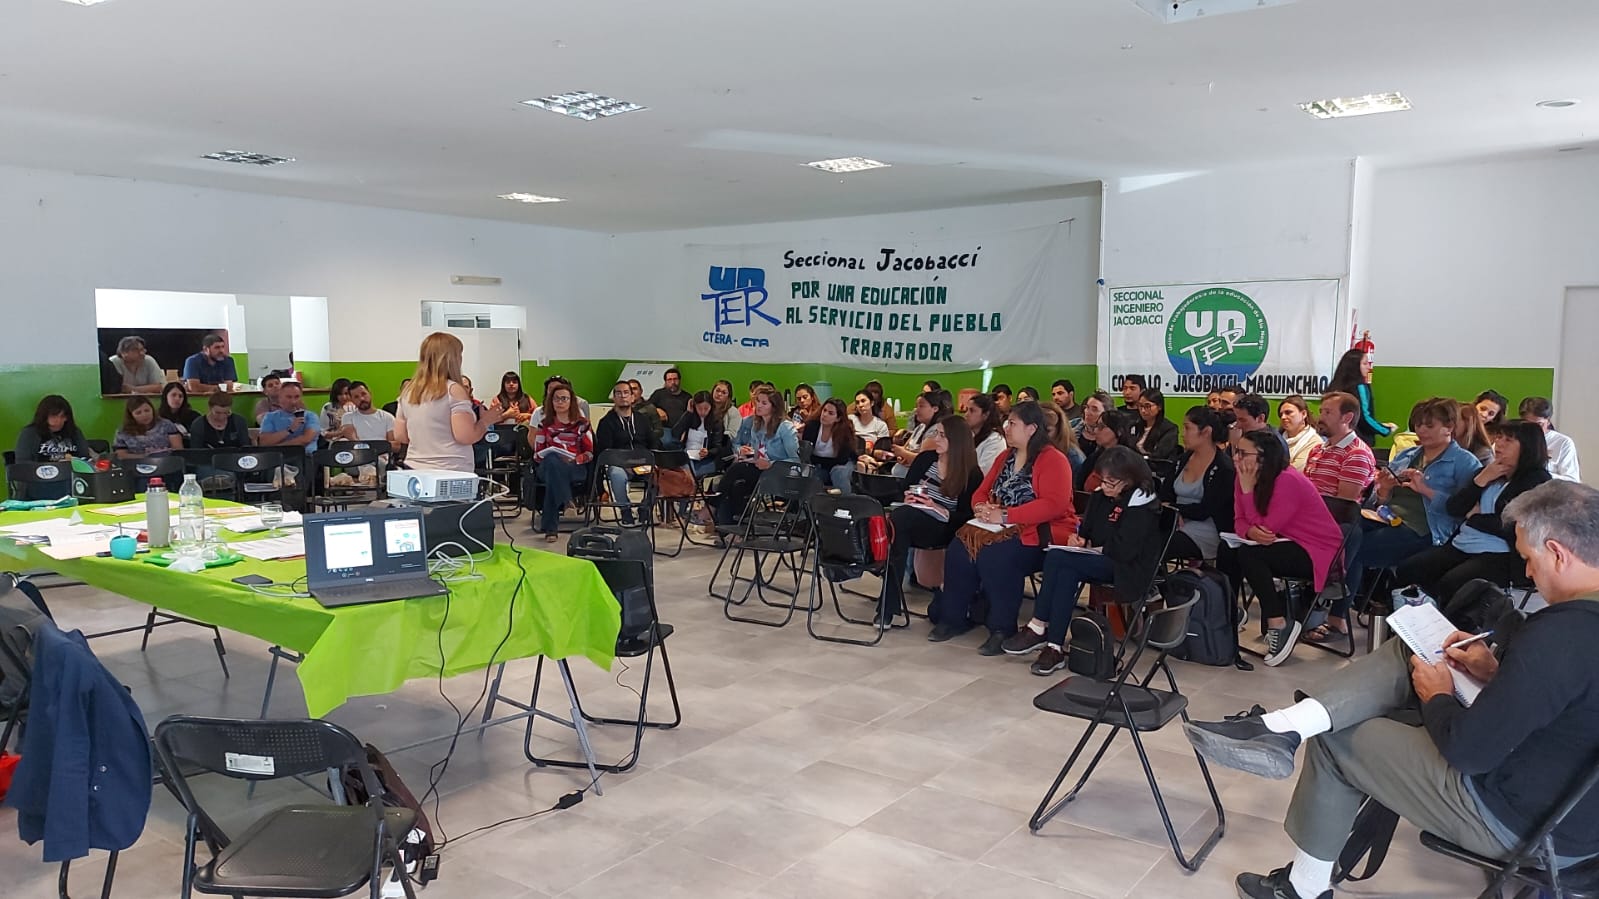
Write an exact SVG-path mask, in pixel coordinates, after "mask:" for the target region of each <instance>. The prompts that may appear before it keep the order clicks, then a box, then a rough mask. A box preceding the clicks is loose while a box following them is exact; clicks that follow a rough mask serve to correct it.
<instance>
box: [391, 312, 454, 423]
mask: <svg viewBox="0 0 1599 899" xmlns="http://www.w3.org/2000/svg"><path fill="white" fill-rule="evenodd" d="M464 351H465V347H463V346H462V345H461V339H460V338H459V337H456V336H455V335H454V334H446V333H444V332H443V331H434V332H433V333H432V334H429V335H428V336H427V337H425V338H423V339H422V348H421V350H420V351H419V353H418V359H417V363H416V374H414V375H412V376H411V383H410V384H408V385H406V387H405V392H404V393H403V394H401V396H400V399H401V400H403V401H405V402H407V403H410V404H411V405H413V406H419V405H421V404H422V403H426V402H429V401H431V400H436V399H438V398H439V397H442V396H444V395H445V394H447V393H449V390H450V384H449V382H451V381H455V382H457V383H459V382H460V380H461V354H462V353H463V352H464Z"/></svg>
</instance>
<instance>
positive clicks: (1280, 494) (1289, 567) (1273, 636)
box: [1232, 431, 1343, 666]
mask: <svg viewBox="0 0 1599 899" xmlns="http://www.w3.org/2000/svg"><path fill="white" fill-rule="evenodd" d="M1232 455H1233V465H1234V467H1235V468H1236V469H1237V474H1238V477H1237V480H1236V481H1235V482H1234V485H1233V506H1234V510H1233V511H1234V527H1235V528H1236V530H1237V532H1238V535H1239V536H1241V537H1244V538H1245V539H1247V540H1252V541H1254V542H1255V543H1257V544H1260V545H1259V546H1250V545H1247V544H1246V545H1244V546H1240V547H1239V548H1238V550H1237V552H1236V554H1235V555H1236V565H1237V572H1238V574H1239V575H1241V576H1242V578H1243V580H1244V581H1246V582H1248V584H1249V586H1250V588H1251V589H1253V590H1254V591H1255V597H1256V599H1258V600H1259V601H1260V614H1261V615H1262V616H1264V617H1265V619H1266V647H1267V652H1266V664H1267V665H1271V666H1276V665H1280V664H1282V662H1283V661H1284V660H1285V659H1287V658H1288V655H1289V653H1291V652H1293V649H1294V643H1295V642H1296V641H1297V640H1298V639H1299V630H1300V627H1301V625H1302V623H1303V622H1301V621H1299V620H1297V619H1290V618H1289V617H1288V614H1287V613H1288V604H1287V601H1286V600H1285V599H1284V598H1283V597H1282V596H1281V595H1280V594H1279V593H1278V592H1277V586H1276V584H1275V583H1274V582H1273V578H1279V577H1280V578H1309V579H1310V581H1311V583H1312V584H1313V585H1314V587H1315V589H1316V591H1317V592H1318V593H1319V592H1320V591H1321V589H1322V588H1323V587H1325V586H1326V585H1327V575H1328V573H1329V572H1330V571H1331V568H1332V563H1333V557H1334V556H1335V555H1336V554H1337V553H1338V547H1339V546H1340V545H1341V544H1342V542H1343V532H1342V531H1341V530H1339V528H1338V523H1337V522H1336V521H1334V520H1333V516H1332V513H1331V512H1330V511H1328V510H1327V504H1326V502H1325V501H1324V500H1323V499H1322V497H1321V494H1320V493H1318V492H1317V491H1316V486H1315V485H1314V484H1312V483H1311V482H1310V479H1309V478H1307V477H1305V475H1304V474H1303V473H1302V472H1300V471H1299V470H1298V469H1296V468H1293V467H1291V466H1290V465H1289V464H1288V452H1287V450H1285V449H1284V448H1283V443H1282V441H1281V440H1279V439H1277V435H1276V434H1273V433H1272V432H1271V431H1250V432H1247V433H1245V434H1243V435H1242V436H1241V438H1240V439H1239V440H1237V441H1236V442H1235V443H1234V445H1233V448H1232Z"/></svg>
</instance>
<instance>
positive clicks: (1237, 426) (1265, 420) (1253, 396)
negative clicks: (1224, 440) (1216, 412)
mask: <svg viewBox="0 0 1599 899" xmlns="http://www.w3.org/2000/svg"><path fill="white" fill-rule="evenodd" d="M1232 408H1233V426H1232V430H1231V432H1230V433H1229V435H1228V442H1229V443H1231V442H1232V440H1233V439H1234V438H1236V437H1237V435H1239V434H1247V433H1249V432H1250V431H1270V432H1271V434H1272V436H1274V437H1276V438H1277V439H1278V440H1281V441H1282V442H1283V452H1285V453H1288V455H1289V460H1290V464H1291V463H1292V459H1293V450H1292V449H1291V448H1290V447H1289V446H1288V438H1287V437H1285V436H1283V434H1282V432H1281V431H1278V430H1276V429H1275V428H1273V427H1272V426H1271V404H1270V403H1268V402H1266V398H1265V397H1263V396H1261V395H1260V394H1258V393H1246V394H1244V395H1243V396H1241V397H1239V398H1238V399H1236V400H1234V401H1233V407H1232Z"/></svg>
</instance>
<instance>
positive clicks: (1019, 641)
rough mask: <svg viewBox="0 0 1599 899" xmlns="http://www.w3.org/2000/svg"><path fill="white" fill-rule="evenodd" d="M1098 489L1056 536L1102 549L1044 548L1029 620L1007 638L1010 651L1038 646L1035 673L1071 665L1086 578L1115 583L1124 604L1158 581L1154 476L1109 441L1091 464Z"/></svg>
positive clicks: (1073, 544)
mask: <svg viewBox="0 0 1599 899" xmlns="http://www.w3.org/2000/svg"><path fill="white" fill-rule="evenodd" d="M1094 467H1095V470H1096V471H1097V472H1098V473H1099V489H1098V490H1095V491H1094V493H1093V495H1092V496H1090V497H1089V499H1088V508H1087V509H1086V510H1084V512H1083V519H1082V524H1081V526H1080V527H1079V528H1078V530H1077V533H1075V534H1068V535H1066V536H1065V537H1058V538H1056V540H1057V542H1058V543H1059V544H1060V545H1063V546H1069V547H1073V548H1076V549H1098V550H1099V552H1097V553H1087V552H1071V551H1069V550H1062V549H1057V550H1052V551H1050V552H1047V553H1045V554H1044V580H1043V584H1042V586H1041V587H1040V588H1039V591H1038V601H1037V602H1036V603H1035V604H1034V606H1033V618H1032V620H1031V621H1029V622H1028V623H1027V626H1026V627H1024V628H1022V629H1021V630H1019V631H1017V632H1016V633H1015V634H1014V635H1013V636H1011V637H1010V638H1009V639H1007V640H1006V641H1005V642H1004V643H1003V644H1001V645H1002V648H1003V649H1004V650H1005V652H1006V653H1007V654H1008V655H1013V656H1020V655H1027V654H1028V653H1031V652H1033V651H1034V650H1041V651H1040V652H1039V653H1038V658H1037V659H1036V660H1035V661H1034V662H1033V666H1032V672H1033V673H1034V674H1036V675H1038V676H1040V677H1047V676H1048V675H1051V674H1054V673H1055V672H1057V671H1059V670H1060V669H1062V668H1064V667H1066V650H1065V647H1066V629H1067V627H1068V626H1069V625H1070V624H1071V620H1072V613H1073V612H1074V611H1076V609H1077V594H1078V592H1079V591H1080V590H1081V589H1082V586H1083V584H1084V583H1090V584H1114V585H1115V587H1116V598H1117V599H1118V600H1120V601H1121V602H1122V603H1127V604H1131V603H1138V602H1141V601H1143V600H1144V599H1145V598H1146V596H1147V595H1148V591H1149V588H1150V587H1151V586H1152V585H1153V584H1154V582H1155V566H1156V565H1157V564H1158V563H1159V561H1160V556H1161V550H1162V549H1163V548H1164V545H1163V543H1162V541H1161V528H1160V501H1159V499H1157V498H1156V495H1155V491H1156V487H1155V474H1154V472H1152V471H1150V470H1149V463H1148V462H1145V461H1144V459H1143V457H1142V456H1140V455H1138V453H1136V452H1134V451H1132V450H1130V449H1128V448H1127V447H1125V446H1116V447H1111V448H1110V449H1108V450H1106V451H1105V452H1104V453H1103V454H1101V455H1100V457H1099V461H1098V462H1097V463H1095V465H1094Z"/></svg>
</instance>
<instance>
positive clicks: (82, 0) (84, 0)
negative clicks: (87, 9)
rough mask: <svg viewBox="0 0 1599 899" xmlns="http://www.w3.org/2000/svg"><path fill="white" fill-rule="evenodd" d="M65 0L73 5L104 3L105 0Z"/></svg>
mask: <svg viewBox="0 0 1599 899" xmlns="http://www.w3.org/2000/svg"><path fill="white" fill-rule="evenodd" d="M66 2H68V3H71V4H72V5H73V6H98V5H100V4H101V3H104V2H105V0H66Z"/></svg>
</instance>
